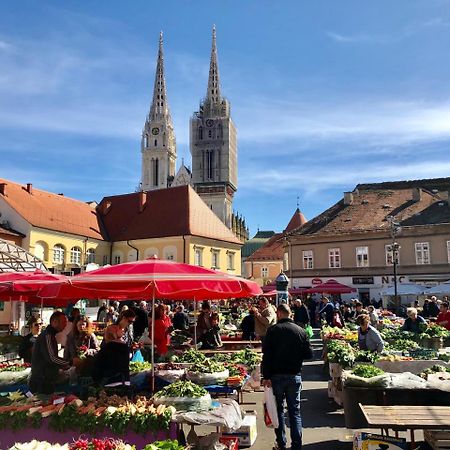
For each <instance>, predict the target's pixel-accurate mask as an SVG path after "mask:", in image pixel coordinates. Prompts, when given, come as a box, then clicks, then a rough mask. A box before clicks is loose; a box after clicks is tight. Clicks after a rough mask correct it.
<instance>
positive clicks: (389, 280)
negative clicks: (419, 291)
mask: <svg viewBox="0 0 450 450" xmlns="http://www.w3.org/2000/svg"><path fill="white" fill-rule="evenodd" d="M406 281H407V279H406V277H405V276H403V275H400V276H399V277H397V283H405V282H406ZM381 283H382V284H393V283H395V279H394V277H389V276H384V277H381Z"/></svg>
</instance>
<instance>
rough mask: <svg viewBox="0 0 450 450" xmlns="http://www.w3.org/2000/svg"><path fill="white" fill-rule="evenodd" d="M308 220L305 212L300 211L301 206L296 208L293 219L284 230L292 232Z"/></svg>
mask: <svg viewBox="0 0 450 450" xmlns="http://www.w3.org/2000/svg"><path fill="white" fill-rule="evenodd" d="M306 222H307V220H306V217H305V216H304V215H303V213H302V212H301V211H300V209H299V208H297V209H296V210H295V213H294V215H293V216H292V217H291V220H290V221H289V223H288V226H287V227H286V229H285V230H284V232H285V233H290V232H291V231H294V230H295V229H296V228H299V227H301V226H302V225H304V224H305V223H306Z"/></svg>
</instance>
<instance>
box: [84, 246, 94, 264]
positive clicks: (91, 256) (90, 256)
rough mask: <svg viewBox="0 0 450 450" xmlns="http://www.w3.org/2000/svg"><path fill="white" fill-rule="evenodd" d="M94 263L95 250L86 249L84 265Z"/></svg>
mask: <svg viewBox="0 0 450 450" xmlns="http://www.w3.org/2000/svg"><path fill="white" fill-rule="evenodd" d="M90 263H95V250H94V249H93V248H88V250H87V252H86V264H90Z"/></svg>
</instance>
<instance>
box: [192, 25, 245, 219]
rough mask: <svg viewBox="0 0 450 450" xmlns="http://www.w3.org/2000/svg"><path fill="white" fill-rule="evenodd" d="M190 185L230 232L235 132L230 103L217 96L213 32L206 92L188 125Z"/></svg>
mask: <svg viewBox="0 0 450 450" xmlns="http://www.w3.org/2000/svg"><path fill="white" fill-rule="evenodd" d="M190 148H191V154H192V181H193V183H194V187H195V190H196V191H197V193H198V194H199V195H200V197H201V198H202V199H203V201H204V202H205V203H206V204H207V205H208V206H209V207H210V208H211V209H212V210H213V211H214V213H215V214H216V215H217V216H218V217H219V218H220V219H221V220H222V221H223V222H224V223H225V225H227V227H229V228H231V226H232V223H231V219H232V211H233V196H234V193H235V192H236V190H237V142H236V128H235V126H234V124H233V121H232V120H231V117H230V103H229V102H228V100H226V99H225V98H223V97H222V96H221V93H220V80H219V67H218V64H217V47H216V28H215V27H213V32H212V49H211V61H210V67H209V79H208V91H207V93H206V98H205V99H203V100H202V101H201V103H200V110H199V111H198V112H196V113H194V116H193V117H192V118H191V124H190Z"/></svg>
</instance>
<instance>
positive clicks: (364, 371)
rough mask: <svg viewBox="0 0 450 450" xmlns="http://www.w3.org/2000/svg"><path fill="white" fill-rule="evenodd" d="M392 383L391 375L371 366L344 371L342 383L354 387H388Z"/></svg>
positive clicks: (361, 366) (364, 365) (362, 365)
mask: <svg viewBox="0 0 450 450" xmlns="http://www.w3.org/2000/svg"><path fill="white" fill-rule="evenodd" d="M389 381H390V377H389V374H387V373H385V372H384V370H382V369H379V368H378V367H375V366H372V365H370V364H361V365H358V366H356V367H355V368H354V369H353V370H351V371H350V370H344V372H343V374H342V383H343V385H344V386H352V387H387V386H388V384H389Z"/></svg>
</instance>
